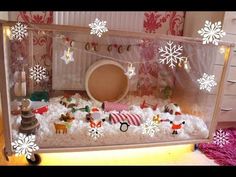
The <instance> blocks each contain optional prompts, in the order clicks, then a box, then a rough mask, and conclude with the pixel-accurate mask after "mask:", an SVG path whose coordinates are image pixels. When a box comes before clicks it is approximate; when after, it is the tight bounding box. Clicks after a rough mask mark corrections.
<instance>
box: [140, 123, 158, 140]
mask: <svg viewBox="0 0 236 177" xmlns="http://www.w3.org/2000/svg"><path fill="white" fill-rule="evenodd" d="M142 130H143V134H148V135H149V136H150V137H153V136H154V134H155V132H158V131H160V129H159V128H158V125H157V123H156V122H154V121H152V120H148V121H146V122H145V123H144V124H142Z"/></svg>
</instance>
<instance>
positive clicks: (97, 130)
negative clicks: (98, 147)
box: [88, 127, 103, 140]
mask: <svg viewBox="0 0 236 177" xmlns="http://www.w3.org/2000/svg"><path fill="white" fill-rule="evenodd" d="M88 135H89V136H90V137H91V138H93V139H94V140H97V139H98V138H100V137H102V136H103V128H102V127H89V132H88Z"/></svg>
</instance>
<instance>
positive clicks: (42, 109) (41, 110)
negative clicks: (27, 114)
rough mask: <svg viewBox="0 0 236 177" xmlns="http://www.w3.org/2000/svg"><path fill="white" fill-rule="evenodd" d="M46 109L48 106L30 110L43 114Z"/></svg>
mask: <svg viewBox="0 0 236 177" xmlns="http://www.w3.org/2000/svg"><path fill="white" fill-rule="evenodd" d="M47 111H48V106H42V107H40V108H37V109H34V110H33V111H32V112H33V113H34V114H43V113H45V112H47Z"/></svg>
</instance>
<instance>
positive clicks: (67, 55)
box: [61, 47, 74, 64]
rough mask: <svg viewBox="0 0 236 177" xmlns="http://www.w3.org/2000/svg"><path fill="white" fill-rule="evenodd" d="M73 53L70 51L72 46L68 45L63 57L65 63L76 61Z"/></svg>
mask: <svg viewBox="0 0 236 177" xmlns="http://www.w3.org/2000/svg"><path fill="white" fill-rule="evenodd" d="M73 54H74V53H73V52H71V51H70V47H68V49H67V50H64V55H63V56H62V57H61V59H62V60H64V61H65V64H68V63H70V62H73V61H74V57H73Z"/></svg>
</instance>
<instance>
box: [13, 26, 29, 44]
mask: <svg viewBox="0 0 236 177" xmlns="http://www.w3.org/2000/svg"><path fill="white" fill-rule="evenodd" d="M27 29H28V27H27V25H24V24H22V23H20V22H18V23H16V25H15V26H12V27H11V37H12V38H13V39H16V40H19V41H21V40H22V39H24V38H25V37H26V36H28V32H27Z"/></svg>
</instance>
